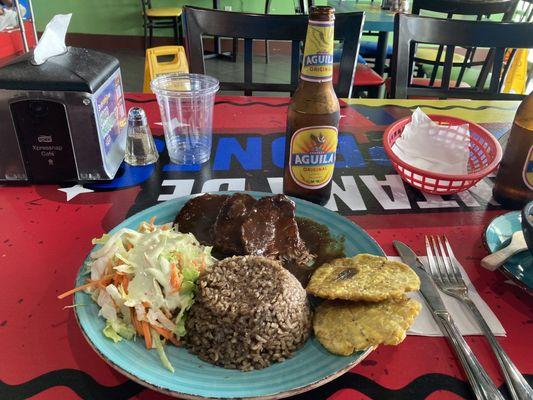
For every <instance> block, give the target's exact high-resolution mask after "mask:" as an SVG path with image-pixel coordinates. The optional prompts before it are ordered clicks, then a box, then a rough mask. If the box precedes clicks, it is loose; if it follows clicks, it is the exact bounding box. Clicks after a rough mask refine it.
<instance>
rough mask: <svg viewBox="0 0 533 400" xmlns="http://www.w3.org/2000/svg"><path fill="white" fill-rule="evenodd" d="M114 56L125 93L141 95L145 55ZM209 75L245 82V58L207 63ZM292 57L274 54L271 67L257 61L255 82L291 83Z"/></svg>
mask: <svg viewBox="0 0 533 400" xmlns="http://www.w3.org/2000/svg"><path fill="white" fill-rule="evenodd" d="M113 55H114V56H115V57H117V58H118V59H119V61H120V67H121V71H122V79H123V84H124V90H125V91H126V92H142V89H143V79H144V55H143V54H142V53H141V52H133V51H116V52H113ZM205 63H206V73H207V74H209V75H211V76H214V77H216V78H217V79H219V80H220V81H224V82H231V81H233V82H242V81H243V79H244V65H243V62H242V58H240V59H238V60H237V62H235V63H234V62H231V61H229V60H226V59H217V58H213V59H207V60H206V61H205ZM289 76H290V62H289V56H288V55H287V56H285V55H276V54H272V55H271V56H270V60H269V63H268V64H267V63H265V57H264V56H256V57H254V65H253V79H254V81H256V82H277V83H288V82H289V80H290V78H289ZM221 93H222V94H242V92H221ZM254 94H255V95H265V96H271V95H272V96H283V95H287V94H286V93H269V92H256V93H254Z"/></svg>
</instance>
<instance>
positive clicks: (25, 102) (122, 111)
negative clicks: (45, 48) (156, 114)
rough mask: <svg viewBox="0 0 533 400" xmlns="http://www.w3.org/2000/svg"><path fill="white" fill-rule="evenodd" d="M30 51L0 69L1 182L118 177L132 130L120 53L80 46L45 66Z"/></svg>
mask: <svg viewBox="0 0 533 400" xmlns="http://www.w3.org/2000/svg"><path fill="white" fill-rule="evenodd" d="M32 55H33V54H32V52H30V53H26V54H25V55H23V56H20V57H18V58H16V59H14V60H13V61H11V62H9V63H8V64H7V65H5V66H3V67H1V68H0V181H31V182H43V183H44V182H49V183H52V182H72V181H81V182H84V181H95V180H109V179H112V178H113V177H114V176H115V174H116V172H117V170H118V168H119V166H120V164H121V162H122V160H123V158H124V151H125V144H126V130H127V115H126V106H125V102H124V91H123V88H122V78H121V74H120V66H119V62H118V60H117V59H116V58H115V57H112V56H110V55H107V54H104V53H100V52H97V51H93V50H88V49H81V48H76V47H69V48H68V49H67V52H66V53H64V54H61V55H58V56H54V57H51V58H50V59H48V60H47V61H46V62H45V63H44V64H42V65H34V64H33V63H32V58H33V57H32Z"/></svg>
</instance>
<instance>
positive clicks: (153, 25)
mask: <svg viewBox="0 0 533 400" xmlns="http://www.w3.org/2000/svg"><path fill="white" fill-rule="evenodd" d="M141 7H142V15H143V28H144V49H145V50H146V49H147V48H148V47H152V43H153V40H154V29H170V28H172V29H173V31H174V40H175V41H176V43H181V40H180V39H181V38H182V37H183V35H182V26H181V14H182V8H181V7H152V0H141Z"/></svg>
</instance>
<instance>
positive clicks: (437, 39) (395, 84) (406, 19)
mask: <svg viewBox="0 0 533 400" xmlns="http://www.w3.org/2000/svg"><path fill="white" fill-rule="evenodd" d="M394 23H395V26H394V56H393V68H392V70H393V75H392V95H393V97H395V98H406V97H407V96H433V97H439V98H447V97H456V98H470V99H521V98H523V97H524V96H523V95H519V94H507V93H500V92H499V91H500V87H501V79H502V74H501V72H502V67H503V59H504V55H505V51H506V49H508V48H522V49H530V48H533V24H530V23H508V22H480V21H461V20H450V19H437V18H429V17H420V16H417V15H404V14H397V15H396V16H395V21H394ZM416 43H431V44H436V45H443V46H446V52H445V59H444V68H443V76H442V82H441V86H440V87H427V86H417V85H413V84H412V83H411V78H412V76H411V75H412V74H411V71H412V65H413V62H414V51H413V47H414V46H413V45H414V44H416ZM456 46H460V47H466V48H468V47H483V48H488V49H491V50H490V51H492V62H491V72H492V77H491V80H490V86H489V88H488V89H485V88H484V87H483V86H478V85H476V87H473V88H462V87H453V88H451V87H450V77H451V72H452V64H453V55H454V51H455V47H456Z"/></svg>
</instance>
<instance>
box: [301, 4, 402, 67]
mask: <svg viewBox="0 0 533 400" xmlns="http://www.w3.org/2000/svg"><path fill="white" fill-rule="evenodd" d="M299 3H300V6H299V7H300V10H302V9H303V10H307V9H308V7H309V6H308V5H309V4H312V3H314V1H313V0H299ZM327 3H328V5H329V6H332V7H334V8H335V13H344V12H357V11H364V12H365V23H364V26H363V29H364V30H365V31H374V32H378V42H377V51H376V62H375V65H374V71H376V72H377V73H378V74H379V75H383V72H384V70H385V62H386V59H387V45H388V42H389V32H393V31H394V14H393V13H391V12H390V11H388V10H383V9H381V7H380V4H381V2H380V1H378V0H375V1H374V2H364V3H363V2H359V1H353V0H351V1H349V0H341V1H339V0H328V2H327Z"/></svg>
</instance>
